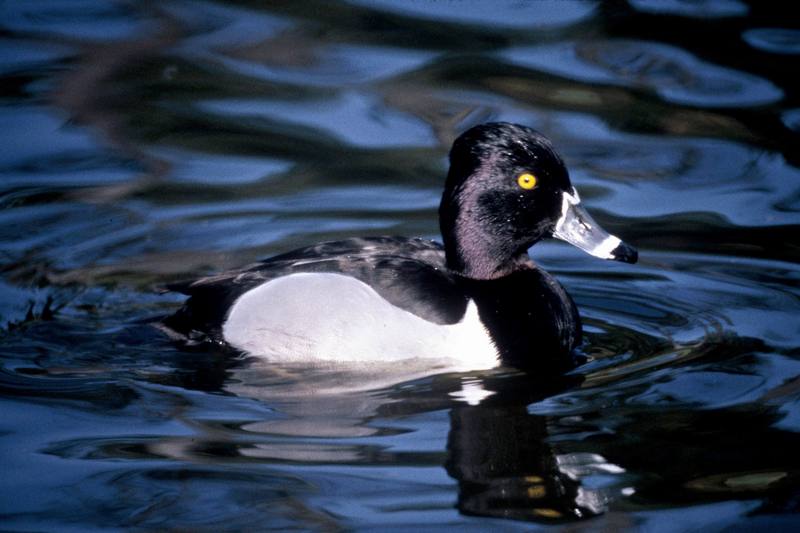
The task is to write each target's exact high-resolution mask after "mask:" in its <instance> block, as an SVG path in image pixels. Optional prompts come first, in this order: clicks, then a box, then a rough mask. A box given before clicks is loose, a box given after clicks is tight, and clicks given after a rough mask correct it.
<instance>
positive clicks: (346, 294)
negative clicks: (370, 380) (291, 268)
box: [222, 273, 499, 371]
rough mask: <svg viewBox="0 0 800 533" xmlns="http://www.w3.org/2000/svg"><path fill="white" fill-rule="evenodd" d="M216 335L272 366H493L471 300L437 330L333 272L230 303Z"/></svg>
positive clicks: (493, 355)
mask: <svg viewBox="0 0 800 533" xmlns="http://www.w3.org/2000/svg"><path fill="white" fill-rule="evenodd" d="M222 332H223V336H224V338H225V341H226V342H228V343H229V344H231V345H232V346H234V347H236V348H238V349H240V350H243V351H246V352H248V353H250V354H252V355H257V356H263V357H265V358H267V359H269V360H272V361H276V362H314V361H341V362H358V361H363V362H374V361H383V362H387V361H399V360H403V359H416V358H422V359H431V360H434V361H436V364H437V367H438V366H441V367H442V368H443V369H446V370H452V371H465V370H482V369H488V368H493V367H495V366H497V365H498V364H499V361H498V356H497V350H496V348H495V347H494V344H493V343H492V341H491V338H490V337H489V334H488V332H487V331H486V328H485V327H484V326H483V324H482V323H481V321H480V319H479V317H478V309H477V306H476V305H475V303H474V302H473V301H470V302H469V304H468V306H467V312H466V314H465V315H464V318H463V319H462V320H461V321H460V322H458V323H456V324H453V325H446V326H442V325H439V324H434V323H433V322H429V321H427V320H424V319H422V318H420V317H418V316H416V315H414V314H412V313H409V312H408V311H405V310H403V309H400V308H399V307H396V306H394V305H392V304H390V303H389V302H387V301H386V300H384V299H383V298H382V297H381V296H380V295H379V294H378V293H377V292H375V290H373V289H372V288H371V287H370V286H368V285H367V284H365V283H363V282H361V281H359V280H357V279H355V278H351V277H349V276H344V275H341V274H328V273H325V274H321V273H301V274H291V275H289V276H284V277H281V278H277V279H274V280H271V281H268V282H266V283H264V284H263V285H259V286H258V287H256V288H255V289H253V290H251V291H248V292H246V293H245V294H243V295H242V296H240V297H239V299H238V300H236V302H235V303H234V304H233V306H232V307H231V310H230V313H229V314H228V319H227V320H226V322H225V324H224V325H223V329H222Z"/></svg>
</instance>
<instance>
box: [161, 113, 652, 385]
mask: <svg viewBox="0 0 800 533" xmlns="http://www.w3.org/2000/svg"><path fill="white" fill-rule="evenodd" d="M439 225H440V230H441V236H442V241H441V243H439V242H436V241H431V240H426V239H421V238H407V237H397V236H373V237H358V238H348V239H344V240H338V241H332V242H323V243H320V244H315V245H311V246H307V247H304V248H300V249H297V250H294V251H290V252H287V253H283V254H281V255H277V256H273V257H270V258H268V259H265V260H262V261H259V262H256V263H254V264H251V265H248V266H245V267H243V268H239V269H235V270H231V271H227V272H222V273H219V274H214V275H210V276H207V277H202V278H200V279H194V280H190V281H187V282H181V283H176V284H173V285H170V286H169V289H170V290H174V291H178V292H181V293H183V294H185V295H187V296H188V299H187V300H186V301H185V303H183V305H182V306H181V307H180V308H179V309H178V310H177V311H176V312H175V313H174V314H172V315H171V316H169V317H167V318H166V319H165V320H163V323H162V325H163V329H165V330H166V331H167V332H168V333H169V334H170V335H171V336H173V337H175V338H177V339H180V340H182V341H184V342H188V343H191V344H200V343H215V344H219V345H224V346H226V347H229V348H232V349H233V350H234V351H236V352H240V353H243V354H246V355H248V356H254V357H258V358H263V359H264V360H266V361H270V362H276V363H314V362H324V361H331V362H347V363H350V364H353V365H356V366H357V365H369V364H371V363H375V362H380V363H384V364H389V365H403V364H407V362H408V361H412V360H416V361H420V360H424V361H430V362H431V365H432V366H433V367H436V368H447V369H448V370H456V371H478V370H486V369H493V368H497V367H510V368H512V369H517V370H521V371H523V372H544V371H558V372H563V371H566V370H569V369H571V368H574V367H575V365H576V364H577V361H578V358H576V354H575V351H576V349H577V348H578V347H579V345H580V344H581V342H582V326H581V318H580V314H579V312H578V309H577V307H576V305H575V302H574V301H573V299H572V298H571V297H570V295H569V294H568V293H567V291H566V290H565V289H564V287H563V286H562V285H561V284H560V283H559V282H558V281H557V280H556V278H555V277H554V276H552V275H551V274H549V273H548V272H547V271H545V270H544V269H543V268H542V267H541V266H539V265H538V264H536V263H535V262H534V261H533V260H532V259H531V257H530V255H529V253H528V251H529V249H530V248H531V247H532V246H534V245H535V244H536V243H537V242H539V241H541V240H543V239H548V238H556V239H560V240H563V241H566V242H568V243H570V244H572V245H574V246H576V247H577V248H579V249H581V250H583V251H585V252H587V253H588V254H590V255H592V256H595V257H598V258H602V259H607V260H613V261H621V262H625V263H635V262H636V261H637V259H638V252H637V250H636V249H635V248H634V247H632V246H630V245H628V244H626V243H624V242H623V241H622V240H621V239H619V238H618V237H616V236H613V235H610V234H609V233H607V232H606V231H605V230H603V228H601V227H600V225H598V224H597V222H595V221H594V219H593V218H592V217H591V215H590V214H589V213H588V212H587V211H586V210H585V208H584V207H583V205H582V204H581V200H580V197H579V195H578V192H577V190H576V189H575V188H574V187H573V186H572V183H571V181H570V177H569V173H568V171H567V168H566V165H565V164H564V161H563V160H562V158H561V156H560V155H559V154H558V153H557V152H556V150H555V148H554V147H553V145H552V143H551V142H550V141H549V140H548V139H547V138H546V137H545V136H544V135H542V134H541V133H539V132H538V131H536V130H534V129H533V128H530V127H527V126H523V125H519V124H513V123H508V122H492V123H485V124H480V125H477V126H474V127H471V128H470V129H468V130H467V131H465V132H464V133H462V134H461V135H460V136H458V138H457V139H456V140H455V141H454V142H453V145H452V148H451V150H450V153H449V171H448V173H447V177H446V180H445V184H444V192H443V194H442V198H441V203H440V205H439Z"/></svg>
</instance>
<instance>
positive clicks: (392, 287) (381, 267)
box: [164, 237, 467, 340]
mask: <svg viewBox="0 0 800 533" xmlns="http://www.w3.org/2000/svg"><path fill="white" fill-rule="evenodd" d="M299 272H330V273H338V274H344V275H348V276H351V277H353V278H356V279H358V280H361V281H363V282H364V283H366V284H368V285H370V286H371V287H372V288H373V289H374V290H375V291H376V292H377V293H378V294H380V295H381V296H382V297H383V298H385V299H386V300H387V301H389V302H390V303H392V304H393V305H395V306H397V307H400V308H401V309H405V310H406V311H409V312H411V313H414V314H416V315H418V316H420V317H422V318H424V319H425V320H429V321H431V322H434V323H437V324H453V323H455V322H458V321H459V320H460V319H461V317H462V316H463V315H464V312H465V310H466V305H467V299H466V296H465V295H464V293H463V291H462V289H461V288H460V287H459V285H458V281H457V280H456V277H455V276H454V275H453V274H452V273H451V272H449V271H448V270H447V267H446V265H445V259H444V251H443V249H442V246H441V245H440V244H438V243H436V242H433V241H426V240H422V239H406V238H402V237H366V238H353V239H347V240H342V241H334V242H325V243H321V244H317V245H314V246H309V247H306V248H300V249H298V250H294V251H292V252H288V253H285V254H282V255H278V256H274V257H271V258H269V259H266V260H264V261H260V262H258V263H255V264H252V265H249V266H247V267H245V268H242V269H237V270H232V271H228V272H224V273H221V274H217V275H214V276H209V277H205V278H201V279H198V280H196V281H193V282H188V283H179V284H174V285H170V286H169V289H170V290H176V291H177V292H182V293H184V294H187V295H189V299H188V300H187V301H186V303H185V304H184V305H183V307H182V308H181V309H179V310H178V311H177V312H176V313H175V314H174V315H172V316H170V317H168V318H167V319H166V320H165V321H164V324H165V325H166V326H167V327H168V328H169V329H171V330H172V331H174V332H176V333H179V334H181V335H183V336H186V337H189V338H193V339H197V340H205V339H209V338H210V339H217V340H218V339H219V338H220V328H221V326H222V324H223V322H224V321H225V318H226V316H227V313H228V310H229V309H230V307H231V306H232V305H233V303H234V302H235V301H236V299H237V298H239V296H241V295H242V294H244V293H245V292H247V291H249V290H251V289H253V288H255V287H257V286H258V285H261V284H262V283H264V282H266V281H269V280H270V279H273V278H276V277H279V276H285V275H288V274H293V273H299Z"/></svg>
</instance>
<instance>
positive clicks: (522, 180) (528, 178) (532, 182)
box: [517, 172, 536, 190]
mask: <svg viewBox="0 0 800 533" xmlns="http://www.w3.org/2000/svg"><path fill="white" fill-rule="evenodd" d="M517 184H519V186H520V187H522V188H523V189H526V190H531V189H533V188H534V187H536V176H534V175H533V174H528V173H527V172H526V173H525V174H520V175H519V177H518V178H517Z"/></svg>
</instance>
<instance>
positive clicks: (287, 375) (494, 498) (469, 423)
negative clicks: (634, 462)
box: [150, 361, 622, 522]
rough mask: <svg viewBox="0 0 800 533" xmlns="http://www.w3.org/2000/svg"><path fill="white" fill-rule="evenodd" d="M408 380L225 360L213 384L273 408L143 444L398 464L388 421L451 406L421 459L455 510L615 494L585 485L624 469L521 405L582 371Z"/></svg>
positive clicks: (178, 453) (554, 509)
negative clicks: (577, 445) (575, 444)
mask: <svg viewBox="0 0 800 533" xmlns="http://www.w3.org/2000/svg"><path fill="white" fill-rule="evenodd" d="M398 372H399V373H398ZM416 377H417V379H414V378H415V375H414V369H413V368H409V367H404V368H402V369H394V371H390V370H389V369H386V368H377V367H376V368H375V369H372V370H369V369H364V368H360V369H359V371H358V372H356V371H354V369H352V368H347V367H342V366H339V367H319V368H309V367H308V366H304V367H302V368H293V367H290V366H279V365H274V364H270V365H267V364H263V363H261V362H259V361H250V362H248V363H247V364H238V365H234V366H230V367H228V368H227V369H226V373H225V380H224V384H223V385H222V386H221V391H224V392H225V393H228V394H232V395H234V396H235V397H239V398H250V399H256V400H260V401H263V402H264V403H265V404H268V405H269V406H270V407H271V408H274V409H275V416H273V417H268V418H263V419H259V420H250V421H243V422H241V423H239V424H236V425H235V426H231V425H230V424H227V425H226V427H225V428H223V427H221V426H220V425H219V424H208V423H203V422H200V423H199V424H196V425H195V428H196V429H197V430H199V431H201V432H203V431H205V432H207V438H203V437H199V438H198V436H197V435H193V436H192V437H191V438H186V439H182V438H178V439H171V440H170V441H169V442H160V443H158V444H157V445H152V446H151V447H150V452H151V453H156V454H159V455H164V454H166V455H170V456H172V457H180V458H181V459H183V460H192V459H193V458H197V457H201V456H202V458H203V460H204V461H205V460H207V459H208V458H209V456H210V455H214V456H216V455H220V458H222V457H221V456H222V455H224V456H225V458H227V460H234V458H235V460H236V461H242V460H244V461H257V462H259V463H264V462H267V463H273V462H274V463H284V462H286V461H289V462H291V463H295V464H304V465H309V464H320V465H322V464H361V465H368V464H371V463H372V462H373V461H375V457H380V458H381V459H380V461H379V462H380V464H381V465H382V466H383V465H385V464H386V463H387V462H389V463H393V464H396V466H397V468H403V467H404V466H405V464H406V461H407V460H408V458H407V457H405V456H404V455H403V452H397V453H396V454H393V453H392V452H390V451H387V447H386V442H384V441H383V437H391V435H392V434H397V433H404V432H407V431H408V429H404V428H403V426H404V424H405V422H401V423H400V424H399V427H398V426H396V425H395V423H394V422H393V421H397V420H414V418H415V416H416V415H423V414H424V413H433V412H437V411H442V410H449V423H450V427H449V431H448V435H447V447H446V455H445V457H444V460H443V461H442V459H441V455H439V454H437V455H438V457H439V458H438V459H436V458H434V457H436V456H431V457H432V460H433V461H434V462H432V463H431V464H430V465H429V466H430V467H432V468H435V467H436V465H437V464H442V462H443V463H444V468H445V470H446V472H447V474H448V475H449V476H450V477H452V478H453V479H455V480H456V481H457V482H458V495H457V501H456V503H455V505H456V507H457V508H458V510H459V511H460V512H462V513H464V514H469V515H481V516H491V517H503V518H511V519H521V520H534V521H541V522H553V521H556V522H558V521H570V520H579V519H583V518H588V517H592V516H596V515H598V514H601V513H603V512H604V510H605V509H606V506H607V504H608V503H609V502H610V501H611V500H612V499H614V498H616V497H618V496H619V494H620V490H619V486H620V484H619V483H614V484H612V485H613V486H615V487H617V488H616V489H614V491H612V490H610V489H606V488H604V487H603V486H597V484H596V483H595V482H594V481H595V478H597V477H598V476H597V475H596V474H602V475H603V476H608V475H614V474H618V473H620V472H622V469H621V468H620V467H618V466H616V465H613V464H609V463H608V462H607V461H605V460H604V459H603V458H602V457H600V456H599V455H596V454H588V453H560V452H559V450H558V446H557V445H555V444H553V443H551V442H550V439H549V437H550V435H549V432H548V419H547V417H544V416H541V415H536V414H531V413H529V412H528V409H527V407H528V406H529V405H530V404H531V403H533V402H535V401H538V400H541V399H542V398H546V397H549V396H552V395H554V394H556V393H558V392H562V391H564V390H566V389H569V388H571V387H574V386H575V385H577V384H578V382H579V381H580V378H578V377H560V378H558V379H549V380H547V382H542V381H535V380H533V379H531V378H530V377H529V376H525V375H523V374H508V373H488V374H482V375H480V376H478V375H463V374H450V375H440V376H435V377H430V376H428V377H424V378H421V379H419V376H416ZM405 378H410V381H409V380H408V379H405ZM404 379H405V381H404ZM195 382H196V380H195ZM207 382H208V380H204V383H207ZM408 417H411V418H408ZM411 431H413V430H411ZM309 438H311V439H313V440H311V441H309V440H308V439H309ZM365 439H366V440H365ZM389 449H391V446H390V447H389ZM223 452H224V453H223ZM418 460H419V459H418V458H414V461H415V464H418V463H416V462H417V461H418ZM587 478H588V479H590V480H591V481H592V483H591V484H592V486H587V483H585V481H584V479H587Z"/></svg>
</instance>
